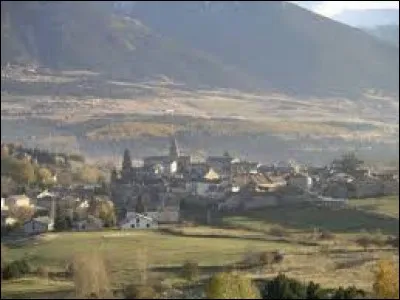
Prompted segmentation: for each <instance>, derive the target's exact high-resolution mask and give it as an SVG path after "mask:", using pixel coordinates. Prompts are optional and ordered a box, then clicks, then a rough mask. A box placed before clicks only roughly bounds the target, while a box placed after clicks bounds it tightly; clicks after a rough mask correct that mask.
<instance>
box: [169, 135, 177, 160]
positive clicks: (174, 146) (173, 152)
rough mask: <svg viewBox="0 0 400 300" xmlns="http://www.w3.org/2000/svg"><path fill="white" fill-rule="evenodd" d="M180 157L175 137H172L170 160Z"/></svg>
mask: <svg viewBox="0 0 400 300" xmlns="http://www.w3.org/2000/svg"><path fill="white" fill-rule="evenodd" d="M178 157H179V148H178V143H177V141H176V138H175V136H171V141H170V147H169V158H170V159H171V160H176V159H177V158H178Z"/></svg>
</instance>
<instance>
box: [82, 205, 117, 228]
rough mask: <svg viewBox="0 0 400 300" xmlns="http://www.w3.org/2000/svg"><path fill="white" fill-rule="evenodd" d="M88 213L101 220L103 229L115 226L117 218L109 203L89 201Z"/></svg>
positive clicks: (112, 206)
mask: <svg viewBox="0 0 400 300" xmlns="http://www.w3.org/2000/svg"><path fill="white" fill-rule="evenodd" d="M88 213H89V214H91V215H93V216H95V217H96V218H99V219H101V220H102V221H103V223H104V226H105V227H112V226H115V224H116V221H117V217H116V215H115V209H114V205H113V203H112V202H111V201H107V200H98V199H96V200H93V201H91V202H90V205H89V209H88Z"/></svg>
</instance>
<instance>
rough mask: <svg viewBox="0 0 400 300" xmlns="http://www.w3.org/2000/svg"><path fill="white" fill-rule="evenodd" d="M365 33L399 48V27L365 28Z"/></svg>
mask: <svg viewBox="0 0 400 300" xmlns="http://www.w3.org/2000/svg"><path fill="white" fill-rule="evenodd" d="M365 31H366V32H368V33H370V34H372V35H373V36H375V37H377V38H379V39H381V40H382V41H385V42H388V43H390V44H392V45H395V46H397V47H399V25H380V26H376V27H373V28H366V29H365Z"/></svg>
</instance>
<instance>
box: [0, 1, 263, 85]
mask: <svg viewBox="0 0 400 300" xmlns="http://www.w3.org/2000/svg"><path fill="white" fill-rule="evenodd" d="M1 6H2V7H1V13H2V18H1V20H2V23H1V44H2V47H1V64H2V66H4V65H6V64H7V63H38V64H39V65H43V66H46V67H50V68H53V69H61V70H65V69H90V70H93V71H97V72H101V73H104V74H106V75H107V76H111V77H112V78H117V79H118V78H121V79H123V78H127V79H131V80H143V79H149V78H154V77H156V76H160V75H166V76H168V77H170V78H172V79H174V80H176V81H178V82H185V83H186V84H188V85H192V84H193V85H195V86H198V85H206V86H218V87H220V86H222V87H224V86H237V87H238V88H243V89H246V88H254V87H255V84H254V83H257V79H249V78H248V77H247V76H246V75H245V74H244V73H243V72H241V71H236V70H235V69H234V68H232V67H229V66H228V65H225V64H221V63H220V62H219V61H218V60H217V59H215V58H213V57H212V56H210V55H208V54H207V53H203V52H201V51H198V50H196V49H192V48H190V47H185V46H182V45H179V44H178V43H176V42H175V41H173V40H171V39H169V38H167V37H161V36H160V35H159V34H157V33H156V32H154V31H153V30H152V29H151V28H148V27H146V26H145V25H143V24H142V23H141V22H140V21H139V20H136V19H132V18H128V17H121V16H117V15H115V14H112V11H113V7H112V3H107V2H105V3H102V2H55V1H54V2H52V1H47V2H39V1H36V2H35V1H33V2H11V1H10V2H1Z"/></svg>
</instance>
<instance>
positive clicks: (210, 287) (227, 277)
mask: <svg viewBox="0 0 400 300" xmlns="http://www.w3.org/2000/svg"><path fill="white" fill-rule="evenodd" d="M206 294H207V299H260V293H259V291H258V289H257V287H256V286H255V285H254V284H253V283H252V281H251V279H249V278H247V277H245V276H241V275H239V274H237V273H234V272H229V273H227V272H225V273H217V274H215V275H213V276H212V277H211V279H210V281H209V282H208V284H207V286H206Z"/></svg>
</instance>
